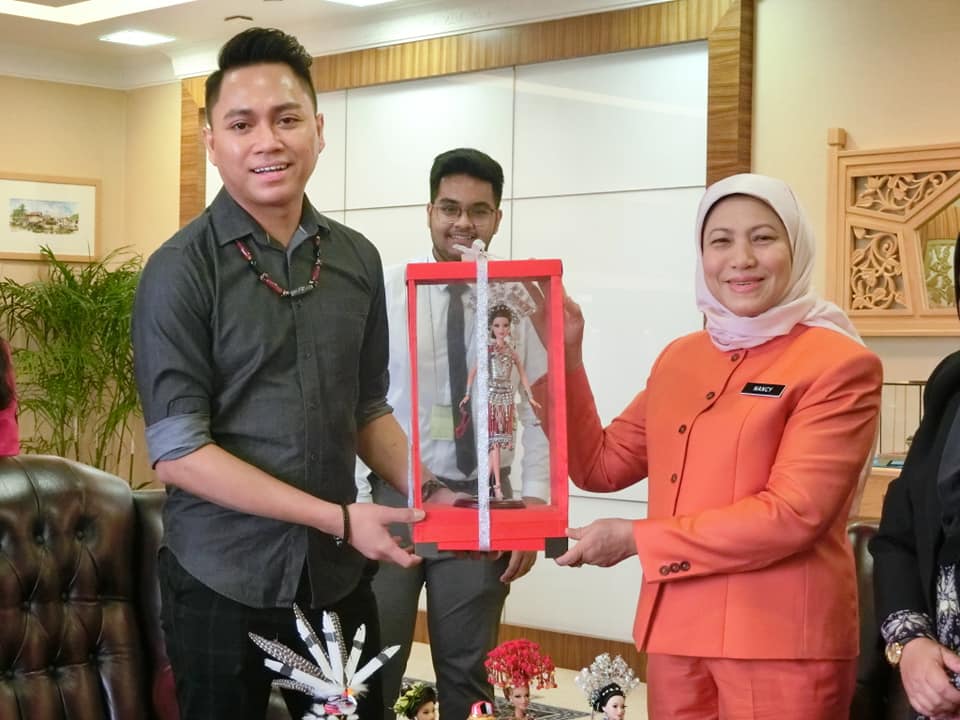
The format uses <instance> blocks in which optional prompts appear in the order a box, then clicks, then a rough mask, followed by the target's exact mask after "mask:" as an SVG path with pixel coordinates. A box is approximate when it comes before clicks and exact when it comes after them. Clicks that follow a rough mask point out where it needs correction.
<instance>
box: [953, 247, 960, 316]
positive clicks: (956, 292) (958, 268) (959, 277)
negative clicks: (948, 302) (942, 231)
mask: <svg viewBox="0 0 960 720" xmlns="http://www.w3.org/2000/svg"><path fill="white" fill-rule="evenodd" d="M953 303H954V305H955V306H956V308H957V317H958V318H960V233H957V242H956V244H955V245H954V246H953Z"/></svg>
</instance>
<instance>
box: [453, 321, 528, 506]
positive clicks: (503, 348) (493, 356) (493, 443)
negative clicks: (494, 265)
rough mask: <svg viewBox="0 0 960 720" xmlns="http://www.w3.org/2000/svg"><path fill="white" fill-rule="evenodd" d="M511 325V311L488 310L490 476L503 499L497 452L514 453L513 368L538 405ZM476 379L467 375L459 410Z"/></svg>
mask: <svg viewBox="0 0 960 720" xmlns="http://www.w3.org/2000/svg"><path fill="white" fill-rule="evenodd" d="M512 324H513V312H512V311H511V310H510V308H509V307H507V306H506V305H495V306H494V307H493V309H491V310H490V316H489V323H488V326H489V328H490V338H489V340H488V341H487V361H488V363H489V368H490V375H489V377H490V381H489V385H488V392H487V406H488V421H487V422H488V426H489V433H490V434H489V437H490V444H489V451H490V470H491V472H492V473H493V497H494V498H496V499H497V500H503V490H502V488H501V486H500V450H501V448H502V449H504V450H513V438H514V434H515V431H516V410H515V405H514V395H515V394H516V391H515V390H514V387H513V382H512V376H513V368H514V366H516V368H517V372H518V373H519V375H520V384H521V385H522V386H523V389H524V391H525V392H526V393H527V398H528V399H529V401H530V404H531V405H533V407H535V408H539V407H540V403H538V402H537V401H536V400H534V399H533V391H532V390H531V389H530V382H529V381H528V380H527V374H526V373H525V372H524V369H523V363H522V362H520V355H519V354H517V351H516V350H514V348H513V345H512V344H511V342H510V328H511V326H512ZM476 376H477V368H476V367H473V368H471V369H470V374H469V375H468V376H467V391H466V393H465V394H464V396H463V399H461V400H460V409H461V410H462V409H463V408H464V407H465V406H466V404H467V403H468V402H470V388H471V387H472V386H473V380H474V378H476Z"/></svg>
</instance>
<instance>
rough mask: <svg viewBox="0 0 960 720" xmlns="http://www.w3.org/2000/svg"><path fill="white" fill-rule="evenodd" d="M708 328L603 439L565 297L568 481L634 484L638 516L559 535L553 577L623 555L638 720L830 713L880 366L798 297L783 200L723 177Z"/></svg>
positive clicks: (756, 181)
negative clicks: (637, 582) (635, 655)
mask: <svg viewBox="0 0 960 720" xmlns="http://www.w3.org/2000/svg"><path fill="white" fill-rule="evenodd" d="M696 245H697V252H698V257H699V259H700V262H699V264H698V266H697V269H696V296H697V304H698V307H699V308H700V310H701V311H702V312H703V313H704V315H705V317H706V329H705V330H704V331H702V332H698V333H694V334H692V335H688V336H686V337H682V338H680V339H678V340H676V341H674V342H673V343H671V344H670V345H669V346H668V347H667V348H666V349H665V350H664V351H663V353H662V354H661V355H660V357H659V358H658V359H657V361H656V363H655V364H654V366H653V369H652V370H651V372H650V377H649V379H648V381H647V386H646V389H645V390H643V391H642V392H640V394H639V395H637V396H636V397H635V398H634V399H633V401H632V402H631V403H630V405H629V406H627V408H626V409H625V410H624V411H623V413H622V414H621V415H620V416H619V417H617V418H616V419H615V420H614V421H613V422H612V423H611V424H610V425H609V426H608V427H606V428H603V427H602V426H601V423H600V419H599V416H598V415H597V411H596V407H595V404H594V401H593V396H592V393H591V390H590V386H589V383H588V381H587V376H586V373H585V371H584V369H583V366H582V360H581V353H580V346H581V341H582V338H583V317H582V315H581V313H580V310H579V308H578V307H577V306H576V304H575V303H573V301H571V300H569V299H566V300H565V313H566V320H565V335H566V337H565V344H566V351H567V370H568V378H567V388H568V389H567V403H568V411H567V415H568V428H569V434H568V437H569V445H570V447H569V453H570V473H571V477H572V479H573V481H574V483H576V485H577V486H578V487H582V488H584V489H587V490H592V491H598V492H612V491H614V490H619V489H621V488H625V487H627V486H629V485H632V484H634V483H636V482H639V481H640V480H641V479H642V478H644V477H646V478H648V479H649V483H650V487H649V507H648V517H647V519H645V520H625V519H603V520H597V521H595V522H593V523H591V524H590V525H587V526H586V527H583V528H574V529H571V530H570V531H569V533H568V534H569V535H570V537H571V538H574V539H576V540H578V541H579V542H577V543H576V545H574V546H573V547H572V548H571V549H570V550H569V551H568V552H567V553H566V554H565V555H563V556H561V557H560V558H559V559H558V562H559V563H560V564H562V565H574V566H579V565H581V564H590V565H601V566H609V565H613V564H614V563H617V562H620V561H622V560H624V559H625V558H628V557H631V556H633V555H636V556H638V558H639V560H640V564H641V566H642V570H643V582H642V587H641V590H640V599H639V603H638V607H637V615H636V622H635V626H634V637H635V640H636V643H637V646H638V647H639V648H640V649H642V650H646V652H647V653H648V665H647V683H648V710H649V715H650V717H651V718H652V719H653V720H662V719H666V718H670V720H684V719H686V718H690V719H693V718H696V719H697V720H702V719H704V718H723V719H724V720H741V719H743V720H746V719H747V718H751V719H754V718H777V720H788V719H791V718H797V719H798V720H799V719H800V718H802V719H803V720H840V719H841V718H845V717H847V715H848V712H849V706H850V700H851V698H852V695H853V689H854V673H855V666H856V655H857V649H858V637H857V635H858V618H857V589H856V584H855V575H854V563H853V556H852V553H851V549H850V546H849V543H848V541H847V536H846V531H845V524H846V519H847V515H848V513H849V510H850V505H851V502H852V500H853V497H854V495H855V493H856V490H857V485H858V480H859V477H860V474H861V471H862V469H863V468H864V465H865V462H866V460H867V458H868V456H869V454H870V451H871V447H872V443H873V439H874V433H875V430H876V422H877V411H878V407H879V400H880V384H881V367H880V362H879V360H878V358H877V357H876V356H875V355H874V354H873V353H872V352H870V351H869V350H867V349H866V348H865V347H864V346H863V345H862V344H861V342H860V340H859V338H858V337H857V335H856V332H855V331H854V330H853V327H852V326H851V324H850V322H849V320H848V319H847V317H846V316H845V315H844V314H843V313H842V312H841V311H840V309H839V308H837V307H836V306H835V305H832V304H830V303H826V302H824V301H822V300H819V299H817V298H816V297H815V296H814V295H813V294H812V292H811V289H810V273H811V271H812V268H813V254H814V241H813V236H812V234H811V232H810V229H809V227H808V224H807V222H806V219H805V217H804V215H803V212H802V210H801V209H800V207H799V205H798V203H797V201H796V198H795V197H794V195H793V193H792V192H791V190H790V188H789V187H788V186H787V185H785V184H784V183H783V182H781V181H779V180H774V179H772V178H767V177H762V176H758V175H737V176H734V177H730V178H727V179H725V180H721V181H720V182H718V183H716V184H714V185H713V186H711V187H710V188H708V189H707V191H706V194H705V195H704V198H703V200H702V201H701V204H700V209H699V213H698V218H697V233H696Z"/></svg>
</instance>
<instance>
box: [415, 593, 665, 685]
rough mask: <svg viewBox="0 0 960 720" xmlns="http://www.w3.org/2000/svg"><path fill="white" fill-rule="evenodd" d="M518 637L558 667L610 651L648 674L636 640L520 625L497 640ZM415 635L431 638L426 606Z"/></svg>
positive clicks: (504, 628) (580, 664) (505, 628)
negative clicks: (572, 633) (535, 646)
mask: <svg viewBox="0 0 960 720" xmlns="http://www.w3.org/2000/svg"><path fill="white" fill-rule="evenodd" d="M517 638H526V639H527V640H532V641H533V642H535V643H538V644H539V645H540V647H541V648H543V650H544V652H546V653H547V654H548V655H549V656H550V658H551V659H552V660H553V662H554V664H555V665H556V666H557V667H562V668H568V669H571V670H579V669H580V668H585V667H589V665H590V663H592V662H593V659H594V658H595V657H597V655H599V654H600V653H610V654H611V655H620V656H622V657H623V659H624V660H626V662H627V665H628V666H629V667H631V668H633V669H634V672H636V673H637V677H638V678H640V679H641V680H646V677H647V655H646V653H642V652H640V651H639V650H637V648H636V647H635V646H634V645H633V643H625V642H618V641H616V640H607V639H605V638H596V637H590V636H588V635H571V634H568V633H561V632H553V631H552V630H540V629H538V628H529V627H521V626H519V625H507V624H501V625H500V635H499V637H498V639H497V642H504V641H506V640H516V639H517ZM413 639H414V641H416V642H422V643H429V642H430V637H429V633H428V632H427V613H426V611H424V610H419V611H417V622H416V625H415V626H414V631H413Z"/></svg>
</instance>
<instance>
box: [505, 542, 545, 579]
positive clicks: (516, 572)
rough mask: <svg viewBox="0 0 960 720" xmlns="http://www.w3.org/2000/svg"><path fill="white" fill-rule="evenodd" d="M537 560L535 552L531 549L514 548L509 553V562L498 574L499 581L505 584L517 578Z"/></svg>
mask: <svg viewBox="0 0 960 720" xmlns="http://www.w3.org/2000/svg"><path fill="white" fill-rule="evenodd" d="M536 561H537V553H536V552H534V551H532V550H514V551H513V552H511V553H510V562H509V563H508V564H507V569H506V570H505V571H504V573H503V575H501V576H500V582H502V583H503V584H505V585H507V584H509V583H512V582H513V581H514V580H517V579H518V578H522V577H523V576H524V575H526V574H527V573H528V572H530V569H531V568H532V567H533V564H534V563H535V562H536Z"/></svg>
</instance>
